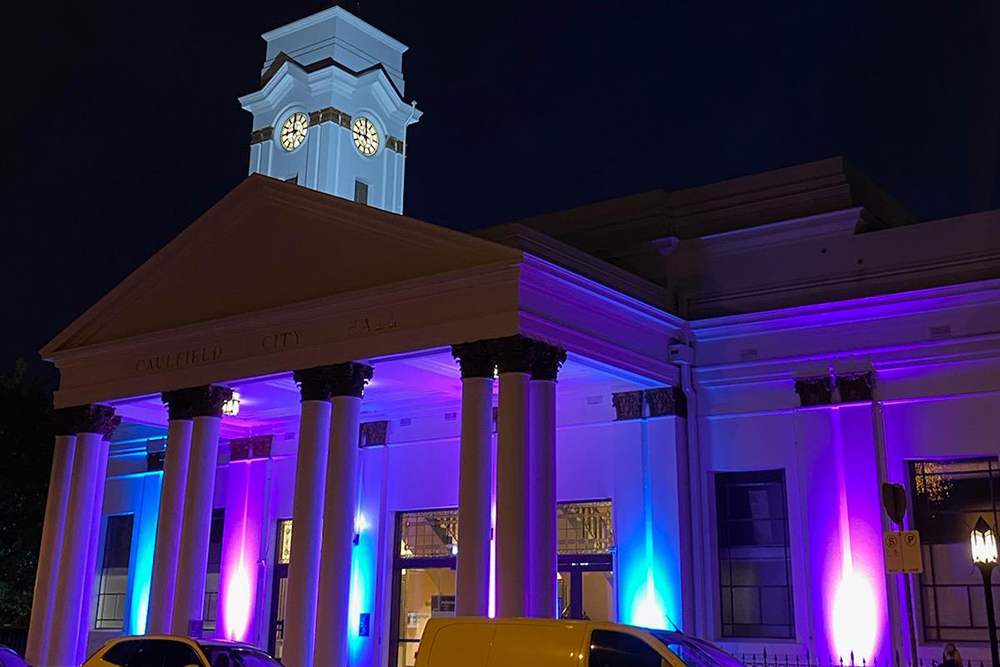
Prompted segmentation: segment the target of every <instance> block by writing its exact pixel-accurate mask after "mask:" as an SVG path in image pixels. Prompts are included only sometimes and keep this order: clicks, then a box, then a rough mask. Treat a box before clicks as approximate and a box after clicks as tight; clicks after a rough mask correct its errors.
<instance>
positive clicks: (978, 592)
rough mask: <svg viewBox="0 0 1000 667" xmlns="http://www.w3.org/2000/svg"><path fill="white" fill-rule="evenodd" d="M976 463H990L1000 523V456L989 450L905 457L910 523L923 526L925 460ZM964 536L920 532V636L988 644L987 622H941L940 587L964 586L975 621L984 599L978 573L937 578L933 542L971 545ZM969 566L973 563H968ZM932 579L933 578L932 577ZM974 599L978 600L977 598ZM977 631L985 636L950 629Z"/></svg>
mask: <svg viewBox="0 0 1000 667" xmlns="http://www.w3.org/2000/svg"><path fill="white" fill-rule="evenodd" d="M962 462H966V463H974V462H983V463H986V464H987V466H988V467H987V470H986V473H987V479H988V480H989V481H988V485H989V488H990V492H991V496H992V497H991V498H990V500H989V502H990V504H991V505H992V517H989V518H990V519H991V522H992V524H993V525H994V526H998V525H1000V496H997V495H992V492H993V484H992V483H991V482H992V480H993V479H997V480H998V484H1000V457H998V456H990V455H988V454H983V455H978V456H952V457H931V458H914V459H907V460H906V473H907V483H908V485H909V488H908V489H907V491H908V494H907V495H908V497H909V498H908V499H909V502H910V503H911V504H912V510H911V512H909V513H908V514H909V516H908V519H907V521H909V525H910V526H911V527H912V528H913V529H915V530H918V531H919V530H920V528H921V525H922V524H921V516H920V509H919V508H920V501H919V500H918V498H917V494H918V488H919V486H918V484H917V478H918V477H920V476H926V475H927V473H926V472H921V473H919V474H918V472H917V467H918V465H922V464H928V463H931V464H934V463H962ZM973 512H974V513H976V512H979V510H973ZM942 513H944V514H961V513H962V512H961V511H959V510H955V509H947V510H942ZM990 513H991V510H990V509H989V508H987V509H983V510H982V511H981V514H982V515H983V516H988V515H989V514H990ZM962 538H963V539H961V540H957V541H954V542H940V541H936V540H934V539H932V538H930V537H929V536H928V534H926V531H925V533H924V534H922V535H921V547H920V548H921V556H922V559H923V565H924V571H923V573H921V574H918V575H916V581H915V582H914V587H915V589H916V591H915V597H916V598H917V607H918V609H919V614H918V615H919V617H920V627H919V633H920V634H919V636H920V640H921V641H922V642H925V643H941V642H954V643H959V642H961V643H965V644H972V645H986V644H987V643H988V641H989V640H988V636H987V626H986V625H982V626H979V625H968V626H965V625H944V624H942V622H941V613H940V612H941V605H940V603H939V597H938V596H939V591H940V590H943V589H954V588H965V589H966V596H967V601H968V614H969V621H970V622H974V621H975V614H974V612H973V604H978V602H979V601H981V600H982V583H981V582H979V581H978V573H976V576H975V577H974V578H975V579H976V581H975V582H974V583H971V584H959V583H947V582H944V583H941V582H938V581H937V579H938V577H936V576H935V571H936V570H935V559H934V552H935V550H934V548H933V547H934V545H947V544H961V545H962V547H961V548H963V549H967V548H968V536H965V535H963V536H962ZM969 567H970V569H971V568H973V565H972V563H971V560H970V563H969ZM995 579H996V578H994V581H993V583H992V588H993V599H994V606H995V607H1000V584H998V583H996V580H995ZM932 580H933V581H932ZM925 595H931V596H932V597H933V600H934V604H933V612H930V611H928V608H929V606H931V605H928V604H927V602H926V598H925ZM974 601H975V602H974ZM983 606H984V608H985V601H983ZM929 614H933V620H934V624H929V620H930V619H928V615H929ZM954 631H959V632H962V631H964V632H967V633H968V632H976V631H981V632H982V633H983V638H982V639H972V638H969V637H968V636H967V635H961V636H960V635H952V634H949V633H950V632H954Z"/></svg>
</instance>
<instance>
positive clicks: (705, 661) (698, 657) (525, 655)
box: [416, 618, 743, 667]
mask: <svg viewBox="0 0 1000 667" xmlns="http://www.w3.org/2000/svg"><path fill="white" fill-rule="evenodd" d="M416 667H743V665H742V664H741V663H740V662H739V661H738V660H737V659H736V658H734V657H733V656H731V655H729V654H728V653H726V652H725V651H723V650H722V649H720V648H719V647H717V646H715V645H714V644H712V643H711V642H707V641H705V640H702V639H697V638H695V637H688V636H687V635H685V634H683V633H680V632H668V631H665V630H647V629H645V628H637V627H634V626H631V625H620V624H618V623H597V622H592V621H554V620H542V619H528V618H498V619H489V618H448V619H444V618H432V619H431V620H429V621H428V622H427V626H426V627H425V628H424V633H423V635H422V636H421V638H420V649H419V650H418V651H417V662H416Z"/></svg>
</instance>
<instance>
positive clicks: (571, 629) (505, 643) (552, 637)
mask: <svg viewBox="0 0 1000 667" xmlns="http://www.w3.org/2000/svg"><path fill="white" fill-rule="evenodd" d="M584 629H585V626H584V625H583V624H579V625H556V624H553V625H542V624H530V623H524V624H521V623H517V622H511V623H502V624H501V623H498V624H497V632H496V635H495V636H494V637H493V650H492V651H490V660H489V663H488V667H579V665H580V662H579V659H580V651H581V650H582V643H583V634H584ZM433 667H437V665H434V666H433Z"/></svg>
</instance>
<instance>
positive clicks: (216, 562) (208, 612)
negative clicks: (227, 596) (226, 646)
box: [201, 507, 226, 631]
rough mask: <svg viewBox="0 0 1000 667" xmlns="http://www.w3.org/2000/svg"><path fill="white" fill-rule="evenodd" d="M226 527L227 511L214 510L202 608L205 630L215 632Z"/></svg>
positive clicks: (220, 508)
mask: <svg viewBox="0 0 1000 667" xmlns="http://www.w3.org/2000/svg"><path fill="white" fill-rule="evenodd" d="M225 525H226V509H225V508H224V507H219V508H216V509H213V510H212V528H211V533H210V534H209V541H208V570H207V572H206V573H205V602H204V607H203V608H202V615H201V617H202V619H204V621H203V624H202V629H203V630H206V631H208V630H215V616H216V611H217V610H218V608H219V572H220V571H221V569H222V536H223V534H224V529H225Z"/></svg>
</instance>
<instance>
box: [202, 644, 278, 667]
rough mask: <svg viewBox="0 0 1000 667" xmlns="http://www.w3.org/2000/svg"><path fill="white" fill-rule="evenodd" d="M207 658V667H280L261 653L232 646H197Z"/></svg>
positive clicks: (247, 648) (252, 649) (249, 648)
mask: <svg viewBox="0 0 1000 667" xmlns="http://www.w3.org/2000/svg"><path fill="white" fill-rule="evenodd" d="M198 645H199V646H201V650H202V651H203V652H204V653H205V657H206V658H208V666H209V667H282V665H281V663H280V662H278V661H277V660H275V659H274V658H272V657H271V656H269V655H268V654H267V653H264V652H263V651H258V650H257V649H255V648H252V647H250V646H237V645H233V644H205V643H200V642H199V644H198Z"/></svg>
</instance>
